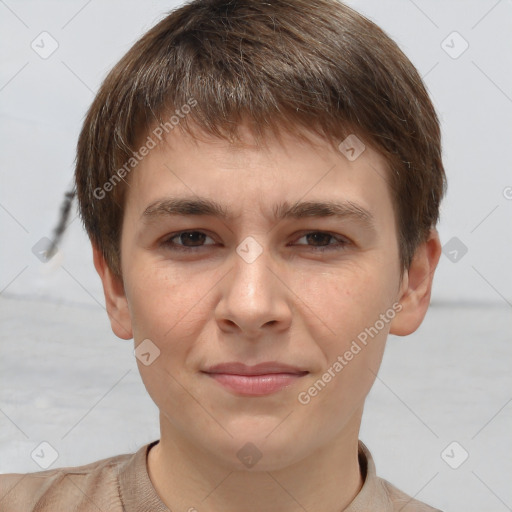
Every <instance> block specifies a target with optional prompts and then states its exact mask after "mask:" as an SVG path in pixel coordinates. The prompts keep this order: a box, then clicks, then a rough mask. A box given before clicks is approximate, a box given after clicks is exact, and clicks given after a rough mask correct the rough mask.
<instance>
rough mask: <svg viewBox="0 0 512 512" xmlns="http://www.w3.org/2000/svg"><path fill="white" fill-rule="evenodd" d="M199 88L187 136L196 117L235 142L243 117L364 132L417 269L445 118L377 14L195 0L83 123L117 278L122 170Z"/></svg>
mask: <svg viewBox="0 0 512 512" xmlns="http://www.w3.org/2000/svg"><path fill="white" fill-rule="evenodd" d="M191 99H192V100H193V101H194V108H192V109H189V110H190V112H189V113H188V114H187V115H186V116H181V117H182V118H183V119H180V124H179V128H180V129H183V130H186V131H187V132H188V133H189V134H190V135H192V136H194V129H195V130H197V129H200V130H202V131H204V132H205V133H208V134H211V135H214V136H218V137H220V138H226V139H229V140H233V137H234V138H235V139H236V138H238V133H239V132H238V128H239V126H240V125H241V123H242V122H244V121H248V122H249V124H250V126H251V130H252V132H253V133H254V134H255V136H257V137H261V136H265V134H267V133H269V132H272V134H273V135H276V136H279V131H280V130H287V131H288V132H290V133H294V134H299V136H300V132H303V131H304V129H306V131H307V130H311V131H312V132H315V133H318V134H320V135H321V136H322V137H324V138H326V139H327V140H329V141H330V142H332V143H336V144H338V143H339V142H340V141H341V140H343V138H344V137H345V136H346V135H348V134H350V133H354V134H357V136H358V137H361V138H362V140H363V141H364V143H365V144H369V145H370V146H372V147H373V148H375V149H376V150H377V151H378V152H379V153H380V154H382V155H383V156H384V158H385V159H386V162H387V163H388V167H389V169H388V173H387V177H386V178H387V181H388V184H389V186H390V189H391V192H392V197H393V201H394V205H393V206H394V209H395V217H396V227H397V233H398V244H399V252H400V265H401V268H402V272H403V271H404V270H406V269H407V268H409V265H410V263H411V261H412V257H413V255H414V253H415V250H416V248H417V246H418V244H420V243H421V242H422V241H424V240H425V239H426V237H427V236H428V234H429V232H430V229H431V228H432V227H435V225H436V223H437V221H438V218H439V205H440V201H441V199H442V197H443V195H444V193H445V189H446V178H445V173H444V169H443V164H442V159H441V136H440V128H439V121H438V118H437V115H436V112H435V110H434V107H433V105H432V103H431V101H430V98H429V96H428V94H427V91H426V89H425V87H424V85H423V82H422V80H421V77H420V76H419V74H418V72H417V70H416V69H415V67H414V66H413V64H412V63H411V62H410V61H409V59H408V58H407V57H406V56H405V55H404V54H403V53H402V51H401V50H400V49H399V48H398V46H397V45H396V44H395V43H394V42H393V41H392V40H391V39H390V38H389V37H388V36H387V35H386V34H385V33H384V32H383V31H382V30H381V29H380V28H379V27H378V26H377V25H375V24H374V23H373V22H371V21H369V20H368V19H367V18H365V17H364V16H362V15H360V14H358V13H357V12H355V11H354V10H352V9H351V8H349V7H347V6H346V5H343V4H341V3H339V2H337V1H336V0H266V1H265V2H261V1H259V0H195V1H192V2H190V3H187V4H185V5H184V6H182V7H180V8H179V9H177V10H174V11H173V12H171V13H170V14H169V15H168V16H167V17H165V18H164V19H163V20H162V21H160V22H159V23H158V24H157V25H156V26H154V27H153V28H152V29H151V30H149V31H148V32H147V33H146V34H145V35H144V36H143V37H142V38H141V39H139V40H138V41H137V42H136V43H135V44H134V45H133V47H132V48H131V49H130V50H129V51H128V53H127V54H126V55H125V56H124V57H123V58H122V59H121V60H120V61H119V63H118V64H117V65H116V66H115V67H114V68H113V69H112V71H111V72H110V73H109V74H108V76H107V77H106V79H105V80H104V82H103V84H102V85H101V88H100V89H99V91H98V94H97V96H96V98H95V99H94V102H93V103H92V106H91V107H90V109H89V111H88V113H87V116H86V119H85V121H84V124H83V128H82V130H81V133H80V137H79V141H78V147H77V160H76V173H75V179H76V194H77V196H78V201H79V209H80V214H81V217H82V220H83V223H84V225H85V228H86V230H87V233H88V235H89V237H90V239H91V242H92V243H93V244H94V245H95V246H97V247H98V248H99V249H100V250H101V251H102V254H103V255H104V257H105V260H106V262H107V264H108V266H109V267H110V268H111V270H112V271H113V272H114V273H115V274H116V275H117V276H119V277H121V264H120V263H121V262H120V257H121V255H120V233H121V226H122V219H123V208H124V202H125V201H124V200H125V196H126V183H125V182H124V181H123V180H121V178H123V175H126V172H125V173H119V172H118V171H119V170H120V169H121V168H122V167H123V165H125V169H126V162H127V161H128V160H129V159H130V158H133V153H134V152H135V151H136V149H137V148H136V144H137V142H138V141H140V140H141V138H142V137H144V136H145V135H147V134H148V133H149V130H150V127H151V126H155V123H163V122H164V120H165V115H169V113H170V112H171V111H172V110H173V109H179V108H180V107H181V106H183V105H188V104H190V102H191ZM194 127H195V128H194ZM116 172H117V178H116V176H115V175H116ZM113 178H116V179H117V181H118V182H119V183H117V182H116V183H112V179H113ZM376 179H378V178H376ZM107 182H110V183H111V185H112V186H108V187H107V188H106V189H103V188H102V187H104V185H105V184H106V183H107ZM107 189H108V193H107V194H105V193H104V192H105V190H107ZM98 190H103V194H102V195H103V196H105V197H98V195H99V194H98ZM95 191H96V192H95Z"/></svg>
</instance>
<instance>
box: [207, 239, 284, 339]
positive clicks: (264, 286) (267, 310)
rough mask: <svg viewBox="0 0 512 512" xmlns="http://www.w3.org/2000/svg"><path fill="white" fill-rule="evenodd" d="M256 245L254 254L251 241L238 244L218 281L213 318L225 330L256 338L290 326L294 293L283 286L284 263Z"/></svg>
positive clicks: (253, 246) (253, 245) (266, 249)
mask: <svg viewBox="0 0 512 512" xmlns="http://www.w3.org/2000/svg"><path fill="white" fill-rule="evenodd" d="M258 245H259V248H257V249H258V250H257V252H256V253H254V251H255V250H256V247H255V244H254V240H253V242H252V245H251V244H249V246H247V245H245V246H244V245H243V244H240V246H239V247H238V250H237V252H236V253H234V254H233V258H232V259H233V263H232V264H233V268H232V270H231V271H230V272H229V273H228V274H227V276H226V278H225V279H223V280H222V281H221V283H220V287H221V289H220V294H221V296H220V300H219V302H218V303H217V307H216V320H217V323H218V325H219V327H220V328H221V330H223V331H224V332H226V333H237V334H239V335H240V334H243V335H244V336H246V337H248V338H257V337H258V336H261V335H265V334H268V333H269V332H272V333H274V334H275V333H277V332H280V331H283V330H286V329H288V328H289V326H290V323H291V318H292V309H293V303H292V298H293V293H292V292H291V290H290V289H289V288H288V287H287V285H286V278H285V275H284V274H285V271H284V266H283V265H280V264H279V262H277V261H275V260H274V258H273V257H272V255H271V254H270V251H269V250H268V248H266V247H263V246H262V245H261V244H258ZM247 248H249V249H250V251H252V255H250V257H247V256H246V255H247V254H248V251H245V252H244V249H247ZM249 254H250V252H249ZM256 254H257V256H256ZM255 256H256V257H255ZM254 257H255V259H254Z"/></svg>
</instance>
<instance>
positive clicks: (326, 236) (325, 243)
mask: <svg viewBox="0 0 512 512" xmlns="http://www.w3.org/2000/svg"><path fill="white" fill-rule="evenodd" d="M302 239H305V240H306V242H307V245H308V247H309V248H311V249H316V250H319V251H325V250H334V249H340V248H341V249H343V248H344V247H345V246H346V245H348V244H349V243H350V242H349V241H348V240H346V239H345V238H342V237H338V236H335V235H333V234H331V233H327V232H325V231H311V232H309V233H305V234H304V235H303V236H302V237H301V238H299V240H302ZM299 240H298V241H299ZM331 240H334V243H331ZM298 245H304V244H298Z"/></svg>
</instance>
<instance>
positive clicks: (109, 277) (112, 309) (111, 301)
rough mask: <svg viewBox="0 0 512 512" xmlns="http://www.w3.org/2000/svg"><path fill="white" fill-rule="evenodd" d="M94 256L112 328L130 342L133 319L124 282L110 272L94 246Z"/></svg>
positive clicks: (117, 334)
mask: <svg viewBox="0 0 512 512" xmlns="http://www.w3.org/2000/svg"><path fill="white" fill-rule="evenodd" d="M92 254H93V260H94V266H95V268H96V271H97V272H98V274H99V276H100V278H101V282H102V283H103V292H104V293H105V304H106V307H107V313H108V317H109V318H110V326H111V327H112V330H113V331H114V334H115V335H116V336H117V337H118V338H121V339H123V340H129V339H131V338H133V332H132V319H131V316H130V310H129V308H128V301H127V300H126V295H125V293H124V287H123V282H122V280H121V279H119V277H117V276H116V275H115V274H114V273H113V272H112V270H110V267H109V266H108V265H107V262H106V261H105V258H104V257H103V254H102V252H101V251H100V250H99V249H98V248H97V247H96V246H95V245H94V244H93V246H92Z"/></svg>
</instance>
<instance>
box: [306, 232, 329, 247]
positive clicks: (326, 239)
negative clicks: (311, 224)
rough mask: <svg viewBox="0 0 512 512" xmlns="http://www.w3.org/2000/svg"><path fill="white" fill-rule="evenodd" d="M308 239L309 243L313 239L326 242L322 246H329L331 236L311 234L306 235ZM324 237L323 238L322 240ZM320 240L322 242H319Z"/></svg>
mask: <svg viewBox="0 0 512 512" xmlns="http://www.w3.org/2000/svg"><path fill="white" fill-rule="evenodd" d="M306 236H307V238H308V241H311V240H312V239H313V241H316V242H318V241H320V242H322V241H324V242H325V244H320V245H329V239H330V238H331V235H329V234H328V233H310V234H309V235H306ZM322 237H323V238H322ZM319 238H320V240H318V239H319Z"/></svg>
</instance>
